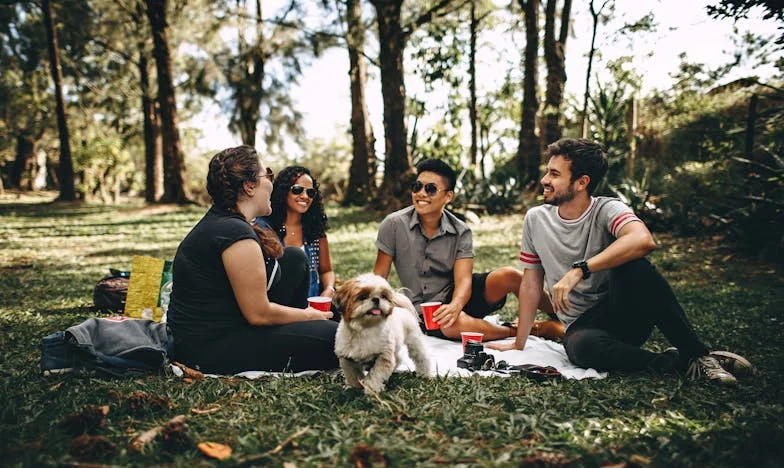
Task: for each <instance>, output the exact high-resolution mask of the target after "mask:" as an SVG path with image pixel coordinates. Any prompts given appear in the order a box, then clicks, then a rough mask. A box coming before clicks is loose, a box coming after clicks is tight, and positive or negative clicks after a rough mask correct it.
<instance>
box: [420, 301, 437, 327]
mask: <svg viewBox="0 0 784 468" xmlns="http://www.w3.org/2000/svg"><path fill="white" fill-rule="evenodd" d="M421 307H422V316H423V317H424V318H425V328H427V329H428V330H438V329H439V328H441V325H439V324H438V322H436V321H435V320H433V314H434V313H435V311H437V310H438V308H439V307H441V303H440V302H424V303H422V306H421Z"/></svg>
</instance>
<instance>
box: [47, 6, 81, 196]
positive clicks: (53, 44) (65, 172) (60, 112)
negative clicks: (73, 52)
mask: <svg viewBox="0 0 784 468" xmlns="http://www.w3.org/2000/svg"><path fill="white" fill-rule="evenodd" d="M41 9H42V10H43V16H44V29H46V41H47V43H48V46H49V65H50V68H51V72H52V80H53V81H54V97H55V102H56V105H57V132H58V134H59V136H60V163H59V164H58V168H59V169H60V196H59V197H58V198H59V199H60V200H64V201H71V200H76V188H75V185H74V172H73V161H72V159H71V144H70V142H69V141H68V120H67V118H66V116H65V98H64V97H63V70H62V68H61V67H60V55H59V53H58V51H57V31H56V30H55V29H54V22H53V21H52V4H51V3H50V1H49V0H42V2H41Z"/></svg>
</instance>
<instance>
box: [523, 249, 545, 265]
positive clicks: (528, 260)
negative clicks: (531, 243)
mask: <svg viewBox="0 0 784 468" xmlns="http://www.w3.org/2000/svg"><path fill="white" fill-rule="evenodd" d="M520 262H521V263H522V264H523V265H531V266H539V265H541V264H542V261H541V260H540V259H539V257H538V256H536V255H534V254H531V253H528V252H523V251H522V250H521V251H520Z"/></svg>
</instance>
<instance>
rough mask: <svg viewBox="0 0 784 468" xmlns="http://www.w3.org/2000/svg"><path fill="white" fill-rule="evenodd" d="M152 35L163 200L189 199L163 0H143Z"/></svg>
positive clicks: (182, 202) (187, 201)
mask: <svg viewBox="0 0 784 468" xmlns="http://www.w3.org/2000/svg"><path fill="white" fill-rule="evenodd" d="M145 3H146V5H147V17H148V18H149V20H150V27H151V28H152V39H153V55H154V56H155V64H156V69H157V71H158V103H159V109H160V119H161V120H160V122H161V135H162V137H163V178H164V187H163V189H164V191H163V197H161V200H160V201H161V202H163V203H179V204H186V203H190V199H189V194H188V190H187V187H186V186H185V158H184V157H183V154H182V147H181V145H180V132H179V130H178V128H177V125H178V124H177V102H176V100H175V96H174V84H173V83H174V80H173V78H172V64H171V56H170V54H169V44H168V38H167V29H168V24H167V22H166V4H167V1H166V0H145Z"/></svg>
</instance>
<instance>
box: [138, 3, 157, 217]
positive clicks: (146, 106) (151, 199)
mask: <svg viewBox="0 0 784 468" xmlns="http://www.w3.org/2000/svg"><path fill="white" fill-rule="evenodd" d="M143 19H144V10H143V8H142V4H141V2H138V3H137V4H136V13H135V14H134V15H133V20H134V22H135V23H136V26H137V31H139V36H140V37H139V41H138V42H137V49H138V50H139V62H138V64H137V65H138V67H139V82H140V86H141V94H142V115H143V116H144V200H145V201H146V202H147V203H155V202H157V201H158V199H160V198H161V196H162V195H163V154H162V149H161V126H160V121H159V120H158V109H157V108H156V106H155V99H154V97H153V95H152V90H151V89H150V70H149V68H148V65H147V51H146V47H145V40H144V39H143V38H142V36H141V31H142V30H144V28H143Z"/></svg>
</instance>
